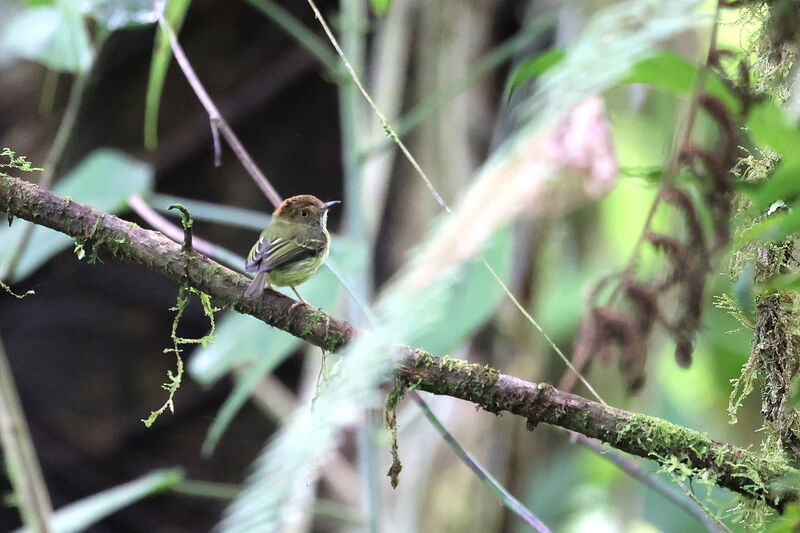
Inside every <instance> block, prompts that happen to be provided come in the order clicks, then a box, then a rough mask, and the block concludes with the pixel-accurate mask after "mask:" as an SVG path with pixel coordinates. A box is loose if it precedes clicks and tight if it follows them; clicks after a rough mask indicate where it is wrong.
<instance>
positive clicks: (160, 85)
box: [144, 0, 191, 150]
mask: <svg viewBox="0 0 800 533" xmlns="http://www.w3.org/2000/svg"><path fill="white" fill-rule="evenodd" d="M189 4H191V0H172V1H171V2H169V3H167V7H166V8H165V9H164V18H165V19H166V20H167V22H168V23H169V25H170V26H172V28H173V29H174V30H175V33H176V34H178V33H179V32H180V31H181V26H183V20H184V18H185V17H186V12H187V11H188V10H189ZM171 58H172V50H171V48H170V43H169V39H167V37H166V35H164V32H163V31H162V30H161V28H159V29H158V32H156V40H155V44H154V45H153V58H152V60H151V62H150V77H149V78H148V80H147V96H146V97H145V111H144V146H145V148H147V149H148V150H155V149H156V146H157V145H158V112H159V106H160V105H161V94H162V92H163V90H164V80H165V79H166V77H167V70H168V69H169V60H170V59H171Z"/></svg>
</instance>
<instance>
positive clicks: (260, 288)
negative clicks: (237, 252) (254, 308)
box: [244, 270, 267, 298]
mask: <svg viewBox="0 0 800 533" xmlns="http://www.w3.org/2000/svg"><path fill="white" fill-rule="evenodd" d="M266 275H267V273H266V272H265V271H264V270H262V271H260V272H259V273H258V274H256V277H255V279H254V280H253V281H252V282H251V283H250V285H249V286H248V287H247V289H245V291H244V295H245V296H246V297H248V298H256V297H258V296H261V293H262V292H264V276H266Z"/></svg>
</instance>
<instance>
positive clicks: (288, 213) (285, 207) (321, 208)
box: [272, 194, 341, 228]
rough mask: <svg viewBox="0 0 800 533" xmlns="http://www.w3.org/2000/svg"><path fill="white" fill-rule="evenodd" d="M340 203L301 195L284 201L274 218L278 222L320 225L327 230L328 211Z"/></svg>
mask: <svg viewBox="0 0 800 533" xmlns="http://www.w3.org/2000/svg"><path fill="white" fill-rule="evenodd" d="M338 203H341V202H339V200H333V201H332V202H323V201H321V200H320V199H319V198H317V197H316V196H312V195H310V194H300V195H298V196H292V197H291V198H287V199H286V200H284V201H283V203H282V204H281V205H280V207H278V209H276V210H275V213H274V214H273V215H272V216H273V217H274V218H275V219H278V220H285V221H287V222H297V223H299V224H308V225H319V226H321V227H323V228H325V226H326V224H327V221H328V209H330V208H331V207H333V206H334V205H336V204H338Z"/></svg>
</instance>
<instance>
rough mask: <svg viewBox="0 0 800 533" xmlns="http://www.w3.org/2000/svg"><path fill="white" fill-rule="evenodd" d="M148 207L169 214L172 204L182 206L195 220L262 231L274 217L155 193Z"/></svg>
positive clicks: (231, 206)
mask: <svg viewBox="0 0 800 533" xmlns="http://www.w3.org/2000/svg"><path fill="white" fill-rule="evenodd" d="M147 203H148V205H150V207H152V208H153V209H155V210H157V211H161V212H163V213H167V214H168V209H167V208H168V207H169V206H170V205H172V204H181V205H183V206H185V207H186V209H188V210H189V212H190V213H192V217H193V218H194V219H195V220H203V221H205V222H213V223H214V224H222V225H224V226H236V227H239V228H248V229H253V230H256V231H259V232H260V231H261V230H263V229H264V228H266V227H267V226H268V225H269V223H270V221H271V220H272V217H271V216H270V215H269V214H267V213H264V212H263V211H256V210H254V209H245V208H243V207H237V206H233V205H223V204H219V203H214V202H203V201H201V200H194V199H192V198H183V197H179V196H170V195H167V194H159V193H155V194H153V195H152V196H151V197H150V198H148V200H147Z"/></svg>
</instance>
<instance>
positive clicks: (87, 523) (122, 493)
mask: <svg viewBox="0 0 800 533" xmlns="http://www.w3.org/2000/svg"><path fill="white" fill-rule="evenodd" d="M182 480H183V473H182V472H181V471H180V470H177V469H175V470H161V471H157V472H153V473H151V474H148V475H146V476H142V477H140V478H139V479H136V480H133V481H130V482H128V483H125V484H124V485H119V486H116V487H114V488H112V489H108V490H104V491H103V492H99V493H97V494H94V495H92V496H89V497H88V498H84V499H83V500H80V501H77V502H75V503H71V504H69V505H65V506H64V507H62V508H61V509H59V510H58V511H56V512H55V514H54V515H53V522H52V524H51V525H52V528H53V532H54V533H77V532H79V531H84V530H86V529H88V528H89V527H91V526H92V525H93V524H96V523H97V522H99V521H100V520H103V519H104V518H106V517H108V516H109V515H111V514H114V513H116V512H117V511H119V510H120V509H124V508H125V507H127V506H129V505H132V504H134V503H136V502H138V501H139V500H142V499H144V498H147V497H149V496H153V495H155V494H159V493H161V492H164V491H167V490H169V489H171V488H172V487H174V486H175V485H177V484H178V483H180V482H181V481H182ZM29 531H30V530H28V529H18V530H16V531H15V532H14V533H29Z"/></svg>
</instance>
